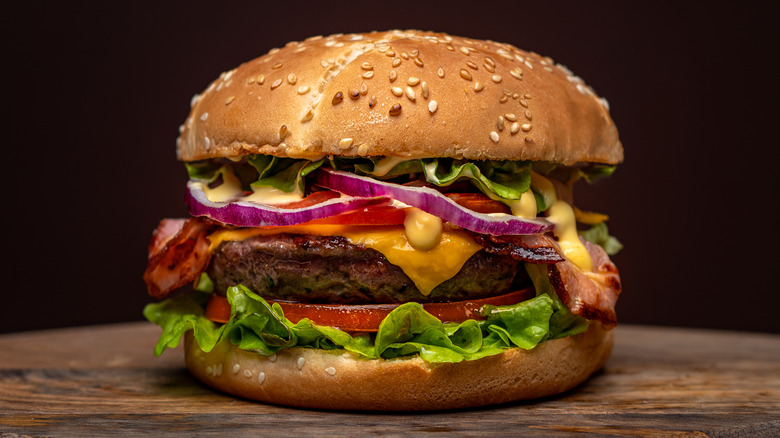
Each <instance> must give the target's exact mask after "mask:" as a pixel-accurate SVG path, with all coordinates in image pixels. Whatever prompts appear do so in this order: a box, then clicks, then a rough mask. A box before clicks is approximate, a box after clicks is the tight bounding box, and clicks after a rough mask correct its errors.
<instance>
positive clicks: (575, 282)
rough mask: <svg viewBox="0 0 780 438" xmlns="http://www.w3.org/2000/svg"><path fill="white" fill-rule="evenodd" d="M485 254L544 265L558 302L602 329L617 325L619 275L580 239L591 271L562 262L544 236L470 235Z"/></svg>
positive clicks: (601, 254) (556, 248) (595, 247)
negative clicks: (593, 321)
mask: <svg viewBox="0 0 780 438" xmlns="http://www.w3.org/2000/svg"><path fill="white" fill-rule="evenodd" d="M472 236H473V238H474V241H476V242H477V243H478V244H480V245H482V247H483V248H485V251H487V252H490V253H494V254H502V255H509V256H512V257H513V258H514V259H516V260H522V261H524V262H529V263H547V264H549V265H548V268H547V275H548V276H549V278H550V283H551V284H552V285H553V288H555V292H556V293H557V294H558V296H559V297H560V299H561V301H563V303H564V304H565V305H566V307H568V308H569V310H571V311H572V313H575V314H577V315H581V316H582V317H584V318H587V319H595V320H599V321H601V322H602V323H604V325H605V326H606V327H612V326H615V325H616V324H617V315H616V314H615V304H616V303H617V298H618V295H619V294H620V289H621V285H620V275H619V274H618V270H617V267H616V266H615V264H614V263H612V261H611V260H610V259H609V256H608V255H607V253H606V252H604V250H603V249H602V248H601V247H600V246H598V245H594V244H592V243H590V242H588V241H585V240H583V243H584V244H585V248H586V249H587V250H588V253H589V254H590V256H591V258H592V260H593V269H594V271H593V272H583V271H581V270H580V269H579V268H577V267H576V266H574V264H573V263H572V262H570V261H568V260H566V259H565V258H564V257H563V256H562V255H561V251H560V247H559V246H558V242H556V241H555V239H553V238H552V237H551V236H549V235H546V234H534V235H528V236H486V235H482V234H476V233H474V234H472Z"/></svg>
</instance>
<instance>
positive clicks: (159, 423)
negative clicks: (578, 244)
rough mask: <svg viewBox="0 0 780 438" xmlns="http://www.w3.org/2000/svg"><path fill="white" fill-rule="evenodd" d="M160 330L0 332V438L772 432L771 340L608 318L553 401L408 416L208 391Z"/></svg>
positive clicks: (776, 380) (776, 418) (777, 389)
mask: <svg viewBox="0 0 780 438" xmlns="http://www.w3.org/2000/svg"><path fill="white" fill-rule="evenodd" d="M158 330H159V329H158V328H157V327H155V326H153V325H151V324H147V323H130V324H118V325H108V326H96V327H80V328H72V329H64V330H54V331H42V332H30V333H17V334H11V335H4V336H0V437H2V438H6V437H9V438H10V437H16V436H79V437H82V436H134V435H152V436H160V435H166V436H167V435H174V434H175V435H184V436H223V435H225V434H230V435H232V436H239V435H250V434H251V435H253V436H269V435H274V436H366V435H384V436H406V435H422V434H438V435H440V436H449V435H468V436H485V435H502V436H503V435H510V436H511V435H519V436H566V435H572V436H582V435H591V436H593V435H595V436H718V437H719V436H727V437H731V436H733V437H743V436H744V437H755V436H759V437H760V436H775V437H776V436H780V336H777V335H764V334H754V333H735V332H720V331H705V330H683V329H671V328H654V327H641V326H628V325H622V326H619V327H618V328H617V329H616V330H617V331H616V336H615V341H616V344H615V349H614V352H613V356H612V358H611V359H610V361H609V362H608V363H607V365H606V367H605V368H604V370H603V371H601V372H600V373H598V374H597V375H596V376H594V377H593V378H592V379H590V380H589V381H588V382H586V383H585V384H583V385H581V386H580V387H578V388H576V389H574V390H572V391H570V392H568V393H566V394H562V395H560V396H557V397H552V398H547V399H543V400H537V401H532V402H520V403H510V404H505V405H499V406H492V407H487V408H479V409H469V410H459V411H446V412H435V413H410V414H392V415H391V414H376V413H373V414H365V413H357V412H325V411H311V410H300V409H291V408H285V407H279V406H270V405H263V404H258V403H254V402H248V401H244V400H239V399H235V398H232V397H228V396H225V395H222V394H220V393H217V392H214V391H212V390H210V389H208V388H206V387H204V386H202V385H201V384H199V383H198V382H197V381H195V380H194V379H193V378H192V377H190V375H189V374H188V372H187V371H186V369H185V368H184V364H183V358H182V356H181V351H177V350H174V351H170V350H169V351H167V352H166V353H165V354H163V356H162V357H160V358H156V357H154V356H153V355H152V347H153V345H154V343H155V342H156V338H157V335H158V333H159V331H158Z"/></svg>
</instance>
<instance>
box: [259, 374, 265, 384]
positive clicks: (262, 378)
mask: <svg viewBox="0 0 780 438" xmlns="http://www.w3.org/2000/svg"><path fill="white" fill-rule="evenodd" d="M264 381H265V373H264V372H262V371H260V372H259V373H257V383H263V382H264Z"/></svg>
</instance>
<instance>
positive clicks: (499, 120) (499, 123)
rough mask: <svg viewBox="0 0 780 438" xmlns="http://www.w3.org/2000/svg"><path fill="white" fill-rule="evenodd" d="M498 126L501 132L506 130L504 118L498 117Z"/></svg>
mask: <svg viewBox="0 0 780 438" xmlns="http://www.w3.org/2000/svg"><path fill="white" fill-rule="evenodd" d="M496 126H497V127H498V130H499V131H503V130H504V116H498V120H496Z"/></svg>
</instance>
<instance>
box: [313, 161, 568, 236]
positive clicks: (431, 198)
mask: <svg viewBox="0 0 780 438" xmlns="http://www.w3.org/2000/svg"><path fill="white" fill-rule="evenodd" d="M356 183H358V184H356ZM315 184H317V185H320V186H322V187H325V188H328V189H331V190H334V191H337V192H340V193H343V194H345V195H349V196H359V197H364V198H371V197H376V196H387V197H390V198H392V199H395V200H397V201H400V202H403V203H404V204H408V205H411V206H412V207H417V208H419V209H420V210H423V211H425V212H427V213H430V214H432V215H434V216H438V217H440V218H442V219H444V220H446V221H448V222H450V223H453V224H455V225H457V226H459V227H461V228H465V229H467V230H470V231H474V232H476V233H482V234H490V235H493V236H501V235H507V234H516V235H522V234H541V233H545V232H547V231H551V230H552V228H553V224H552V223H550V222H548V221H547V220H545V219H523V218H519V217H517V216H511V215H502V216H491V215H488V214H484V213H477V212H474V211H471V210H469V209H467V208H464V207H461V206H460V205H458V204H457V203H455V201H453V200H451V199H449V198H448V197H446V196H444V195H442V194H441V193H439V192H438V191H436V190H434V189H431V188H427V187H406V186H401V185H398V184H393V183H388V182H384V181H379V180H375V179H373V178H369V177H364V176H359V175H355V174H353V173H349V172H343V171H339V170H332V169H325V168H320V169H318V171H317V175H316V176H315Z"/></svg>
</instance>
